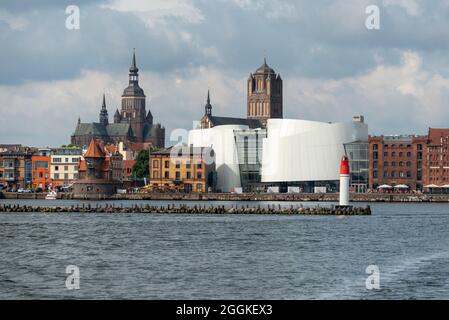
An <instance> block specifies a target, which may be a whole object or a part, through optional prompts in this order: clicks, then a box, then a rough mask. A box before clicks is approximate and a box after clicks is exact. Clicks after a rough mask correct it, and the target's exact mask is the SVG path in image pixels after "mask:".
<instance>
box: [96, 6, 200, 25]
mask: <svg viewBox="0 0 449 320" xmlns="http://www.w3.org/2000/svg"><path fill="white" fill-rule="evenodd" d="M101 7H103V8H108V9H111V10H115V11H119V12H130V13H133V14H135V15H136V16H138V17H139V18H140V19H142V20H143V21H144V22H145V24H146V25H147V26H148V27H154V26H155V25H156V24H157V23H158V22H163V21H164V19H165V18H168V17H176V18H180V19H181V20H183V21H184V22H187V23H200V22H201V21H203V19H204V17H203V15H202V13H201V10H199V9H198V8H197V7H195V6H194V5H193V3H192V1H190V0H151V1H148V0H108V1H107V2H106V3H105V4H102V5H101Z"/></svg>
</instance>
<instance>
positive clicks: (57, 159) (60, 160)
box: [53, 158, 62, 162]
mask: <svg viewBox="0 0 449 320" xmlns="http://www.w3.org/2000/svg"><path fill="white" fill-rule="evenodd" d="M53 162H62V158H53Z"/></svg>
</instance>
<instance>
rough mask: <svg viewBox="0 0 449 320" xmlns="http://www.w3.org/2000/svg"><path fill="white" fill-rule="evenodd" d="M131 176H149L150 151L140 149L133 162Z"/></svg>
mask: <svg viewBox="0 0 449 320" xmlns="http://www.w3.org/2000/svg"><path fill="white" fill-rule="evenodd" d="M132 174H133V177H135V178H149V176H150V151H149V150H141V151H139V154H138V155H137V158H136V163H135V164H134V167H133V171H132Z"/></svg>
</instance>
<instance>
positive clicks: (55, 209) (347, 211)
mask: <svg viewBox="0 0 449 320" xmlns="http://www.w3.org/2000/svg"><path fill="white" fill-rule="evenodd" d="M0 212H9V213H20V212H23V213H36V212H38V213H111V214H114V213H116V214H119V213H122V214H123V213H125V214H129V213H148V214H271V215H277V214H280V215H334V216H340V215H343V216H346V215H371V208H370V206H366V207H364V208H362V207H351V206H349V207H338V206H331V207H320V206H315V207H303V206H289V207H282V206H280V205H271V206H270V205H268V206H265V207H260V206H258V207H250V206H238V205H236V206H229V207H226V206H223V205H221V206H212V205H208V206H206V205H204V206H201V205H194V206H188V205H185V204H181V205H175V204H172V205H167V206H151V205H134V206H123V205H120V206H116V205H114V204H105V205H99V204H97V205H91V204H87V205H85V204H82V205H72V206H67V207H64V206H26V205H17V204H13V205H11V204H1V205H0Z"/></svg>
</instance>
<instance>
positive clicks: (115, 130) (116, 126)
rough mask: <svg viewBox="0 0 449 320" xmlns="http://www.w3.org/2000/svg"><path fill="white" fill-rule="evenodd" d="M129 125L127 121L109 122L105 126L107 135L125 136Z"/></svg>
mask: <svg viewBox="0 0 449 320" xmlns="http://www.w3.org/2000/svg"><path fill="white" fill-rule="evenodd" d="M130 127H131V125H130V124H129V123H110V124H108V125H107V126H106V133H107V135H109V136H126V135H128V132H129V129H130Z"/></svg>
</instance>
